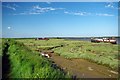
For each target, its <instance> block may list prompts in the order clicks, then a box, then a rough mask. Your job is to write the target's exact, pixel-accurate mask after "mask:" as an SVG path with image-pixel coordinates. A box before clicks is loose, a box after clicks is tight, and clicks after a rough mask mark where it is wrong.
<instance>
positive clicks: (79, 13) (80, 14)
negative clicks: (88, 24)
mask: <svg viewBox="0 0 120 80" xmlns="http://www.w3.org/2000/svg"><path fill="white" fill-rule="evenodd" d="M64 13H65V14H70V15H76V16H114V15H112V14H107V13H96V14H95V13H89V12H81V11H79V12H68V11H64Z"/></svg>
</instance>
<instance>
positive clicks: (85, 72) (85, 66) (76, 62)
mask: <svg viewBox="0 0 120 80" xmlns="http://www.w3.org/2000/svg"><path fill="white" fill-rule="evenodd" d="M51 60H52V61H54V62H55V63H56V64H57V65H58V66H59V67H61V68H62V69H64V71H66V72H69V73H70V74H72V75H74V76H76V77H77V78H117V77H118V72H116V71H113V70H111V69H109V68H108V67H105V66H102V65H98V64H96V63H92V62H89V61H87V60H84V59H66V58H64V57H62V56H59V55H57V54H55V53H53V54H52V57H51Z"/></svg>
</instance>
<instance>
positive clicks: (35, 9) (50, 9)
mask: <svg viewBox="0 0 120 80" xmlns="http://www.w3.org/2000/svg"><path fill="white" fill-rule="evenodd" d="M61 9H64V8H53V7H40V6H39V5H36V6H33V9H32V11H36V12H39V13H40V12H48V11H54V10H61Z"/></svg>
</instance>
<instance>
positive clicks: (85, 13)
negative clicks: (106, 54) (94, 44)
mask: <svg viewBox="0 0 120 80" xmlns="http://www.w3.org/2000/svg"><path fill="white" fill-rule="evenodd" d="M118 10H119V8H118V3H117V2H3V3H2V37H86V36H87V37H89V36H117V35H118Z"/></svg>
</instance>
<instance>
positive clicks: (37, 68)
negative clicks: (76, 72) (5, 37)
mask: <svg viewBox="0 0 120 80" xmlns="http://www.w3.org/2000/svg"><path fill="white" fill-rule="evenodd" d="M8 44H9V49H8V53H7V54H8V55H9V60H10V73H9V77H10V78H52V80H54V79H55V80H56V79H60V78H70V75H68V74H67V73H65V72H62V71H61V70H60V69H59V68H57V69H54V68H53V67H51V65H52V62H51V61H50V60H48V59H46V58H44V57H42V56H38V53H37V52H36V53H35V52H34V53H33V52H32V51H31V50H30V49H28V48H27V47H26V46H25V45H24V44H23V43H20V42H16V41H14V40H10V41H9V42H8ZM3 46H4V45H3ZM4 64H5V63H4Z"/></svg>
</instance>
